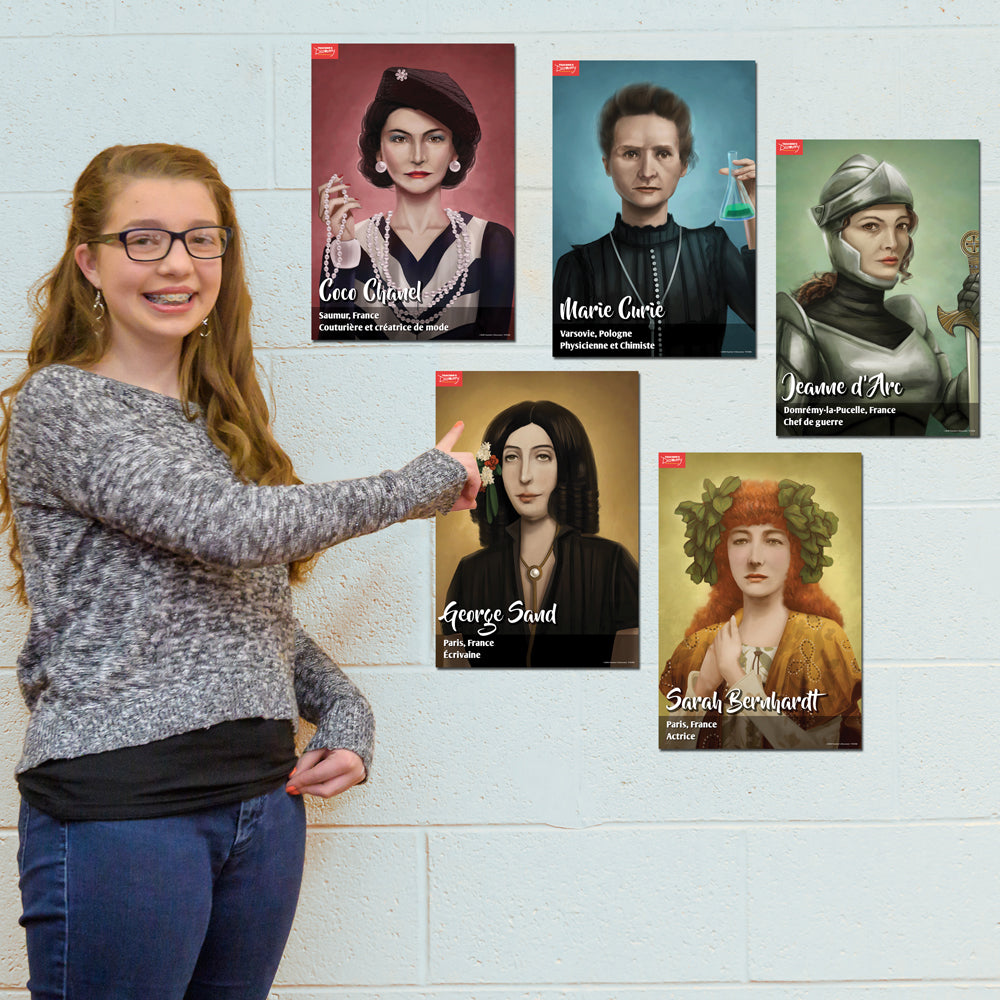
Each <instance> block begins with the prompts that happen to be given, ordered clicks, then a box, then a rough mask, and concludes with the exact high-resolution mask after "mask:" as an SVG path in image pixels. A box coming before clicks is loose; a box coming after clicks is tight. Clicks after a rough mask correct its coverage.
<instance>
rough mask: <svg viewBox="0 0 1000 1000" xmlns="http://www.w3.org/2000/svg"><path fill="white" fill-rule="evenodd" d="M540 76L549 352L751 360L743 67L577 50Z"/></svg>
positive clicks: (748, 144) (751, 130)
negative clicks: (732, 208) (547, 78)
mask: <svg viewBox="0 0 1000 1000" xmlns="http://www.w3.org/2000/svg"><path fill="white" fill-rule="evenodd" d="M552 86H553V150H552V192H553V194H552V251H553V253H552V262H553V315H552V319H553V352H554V354H555V355H556V356H560V357H563V356H573V355H576V356H579V354H578V352H577V347H578V344H579V342H580V341H581V340H585V341H587V342H588V347H587V349H586V351H585V356H586V357H590V356H592V355H594V354H595V353H596V354H628V355H629V356H632V357H636V356H638V357H650V356H652V357H753V356H754V354H755V351H756V347H755V344H756V338H755V334H754V330H753V326H754V324H755V309H756V297H755V284H756V283H755V268H756V263H755V261H756V257H755V250H754V248H755V232H756V231H755V225H756V223H755V221H754V215H753V210H752V206H753V199H754V188H755V177H756V168H755V163H754V160H755V156H756V143H755V121H756V104H755V93H756V81H755V64H754V63H752V62H736V61H720V62H687V61H676V62H673V61H652V60H637V61H626V60H622V61H606V62H605V61H600V62H596V61H595V62H590V61H585V62H580V63H579V64H578V73H577V74H576V75H565V76H563V75H556V76H555V77H554V78H553V81H552ZM730 154H733V155H730ZM730 159H732V160H733V163H732V164H730V163H729V160H730ZM730 168H732V170H733V172H734V174H735V175H736V177H737V178H738V179H739V180H740V181H741V183H743V184H744V185H745V189H744V191H743V194H744V195H745V196H746V200H741V202H740V204H741V206H742V209H741V212H742V214H727V215H726V216H725V219H726V220H727V221H723V218H722V215H723V213H722V206H723V201H724V200H725V196H726V194H727V189H728V180H729V179H728V178H727V176H726V175H727V174H728V172H729V170H730ZM741 197H742V196H741ZM747 213H749V214H747ZM602 310H603V311H602ZM602 329H605V330H607V329H611V330H614V331H616V332H617V333H618V334H619V336H617V337H614V338H604V339H602V336H601V334H600V332H599V331H600V330H602ZM626 341H627V342H628V344H627V345H626V346H622V345H623V344H624V342H626ZM598 345H600V346H598Z"/></svg>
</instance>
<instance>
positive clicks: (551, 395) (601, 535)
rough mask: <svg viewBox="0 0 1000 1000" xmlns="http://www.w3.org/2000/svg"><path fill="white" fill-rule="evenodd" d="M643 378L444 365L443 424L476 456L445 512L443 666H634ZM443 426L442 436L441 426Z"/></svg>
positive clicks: (440, 608) (440, 605) (439, 633)
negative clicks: (476, 480)
mask: <svg viewBox="0 0 1000 1000" xmlns="http://www.w3.org/2000/svg"><path fill="white" fill-rule="evenodd" d="M638 390H639V378H638V375H637V373H636V372H562V371H560V372H467V371H466V372H438V373H437V427H438V429H439V430H440V429H442V428H443V429H444V431H446V430H447V429H449V428H450V427H451V426H452V425H453V424H454V423H455V422H456V421H457V420H463V421H464V422H465V431H464V433H463V436H462V438H461V439H460V440H459V442H458V445H457V447H458V448H459V449H460V450H464V451H473V452H476V458H477V464H478V465H479V467H480V469H481V474H482V478H483V489H482V491H481V492H480V494H479V497H478V500H477V507H476V509H475V510H474V511H471V512H469V513H464V514H452V515H449V516H448V517H445V518H438V519H437V527H436V570H437V572H436V577H437V595H436V610H435V631H436V660H437V665H438V667H443V668H455V667H472V668H498V667H499V668H524V667H535V668H551V667H566V668H578V667H583V668H586V667H591V668H602V667H638V666H639V658H638V648H639V646H638V644H639V636H638V628H639V603H638V599H639V572H638V564H637V562H636V557H637V554H638V551H639V500H638V497H639V476H638V441H639V392H638ZM444 431H442V433H443V432H444Z"/></svg>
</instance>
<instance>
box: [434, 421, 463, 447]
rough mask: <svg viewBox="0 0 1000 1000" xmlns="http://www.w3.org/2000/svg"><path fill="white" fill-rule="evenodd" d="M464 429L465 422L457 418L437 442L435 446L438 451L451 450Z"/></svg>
mask: <svg viewBox="0 0 1000 1000" xmlns="http://www.w3.org/2000/svg"><path fill="white" fill-rule="evenodd" d="M464 429H465V424H464V423H462V421H461V420H459V421H458V422H457V423H456V424H455V426H454V427H452V429H451V430H450V431H448V433H447V434H445V436H444V437H443V438H441V440H440V441H438V443H437V448H438V450H439V451H452V450H453V449H454V447H455V445H456V444H457V443H458V439H459V438H460V437H461V436H462V431H463V430H464Z"/></svg>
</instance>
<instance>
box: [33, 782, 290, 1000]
mask: <svg viewBox="0 0 1000 1000" xmlns="http://www.w3.org/2000/svg"><path fill="white" fill-rule="evenodd" d="M305 826H306V824H305V808H304V806H303V803H302V799H301V798H300V797H298V796H292V795H289V794H288V793H287V792H286V791H285V790H284V788H283V787H282V788H279V789H278V790H277V791H274V792H271V793H270V794H268V795H262V796H260V797H259V798H255V799H250V800H248V801H246V802H242V803H237V804H236V805H232V806H219V807H216V808H212V809H205V810H203V811H201V812H196V813H189V814H187V815H185V816H167V817H164V818H161V819H139V820H115V821H108V822H104V821H94V822H91V821H88V822H70V823H63V822H60V821H59V820H56V819H53V818H52V817H51V816H48V815H46V814H45V813H43V812H41V811H40V810H38V809H33V808H31V806H29V805H28V804H27V803H26V802H24V801H23V800H22V802H21V816H20V822H19V825H18V833H19V835H20V846H19V850H18V867H19V870H20V873H21V900H22V903H23V905H24V913H23V915H22V917H21V924H22V926H23V927H24V928H25V930H26V933H27V938H28V967H29V972H30V979H29V980H28V988H29V989H30V990H31V996H32V998H33V1000H264V998H265V997H266V996H267V993H268V991H269V989H270V988H271V984H272V982H273V980H274V975H275V972H276V971H277V968H278V962H279V961H280V960H281V953H282V951H283V950H284V947H285V942H286V941H287V939H288V933H289V931H290V930H291V926H292V918H293V916H294V915H295V904H296V902H297V901H298V895H299V886H300V884H301V881H302V863H303V858H304V854H305Z"/></svg>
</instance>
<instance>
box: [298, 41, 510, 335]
mask: <svg viewBox="0 0 1000 1000" xmlns="http://www.w3.org/2000/svg"><path fill="white" fill-rule="evenodd" d="M514 162H515V156H514V46H513V45H493V44H489V45H479V44H463V45H387V44H374V45H367V44H362V45H356V44H346V45H341V44H333V43H331V44H322V45H321V44H316V45H313V46H312V191H313V194H314V197H313V198H312V199H311V202H310V211H311V217H312V339H313V340H317V341H330V340H336V341H344V340H368V341H384V340H392V341H402V342H406V343H409V342H413V341H425V340H466V341H467V340H480V341H482V340H488V341H502V340H512V339H513V337H514V310H513V303H514V236H513V230H514Z"/></svg>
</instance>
